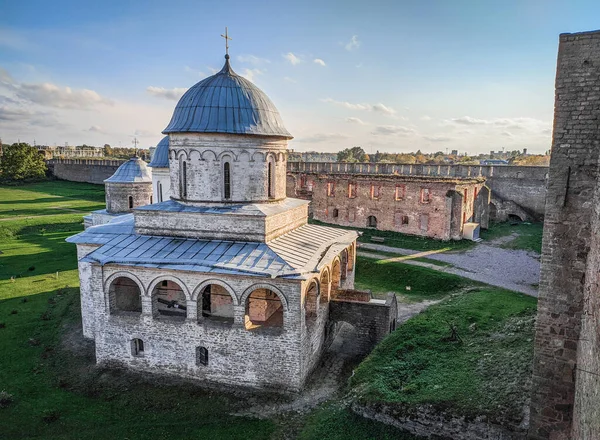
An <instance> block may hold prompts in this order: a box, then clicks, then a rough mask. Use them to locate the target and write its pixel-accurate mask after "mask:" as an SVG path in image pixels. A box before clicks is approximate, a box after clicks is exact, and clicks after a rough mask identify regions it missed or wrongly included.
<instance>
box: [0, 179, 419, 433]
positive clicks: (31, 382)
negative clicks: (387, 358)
mask: <svg viewBox="0 0 600 440" xmlns="http://www.w3.org/2000/svg"><path fill="white" fill-rule="evenodd" d="M103 206H104V192H103V189H102V187H99V186H95V185H87V184H77V183H72V182H61V181H50V182H46V183H36V184H28V185H24V186H21V187H5V186H0V217H4V218H9V217H19V219H17V220H12V219H9V220H6V221H0V252H2V253H1V254H0V353H1V354H2V355H1V356H0V391H6V393H8V394H10V395H11V396H12V401H11V402H9V403H8V404H7V405H6V407H2V406H3V405H2V400H0V426H1V427H2V428H0V438H2V439H4V438H6V439H11V440H12V439H14V440H17V439H40V440H41V439H44V440H45V439H58V440H70V439H73V440H74V439H82V438H85V439H86V440H95V439H107V438H115V439H131V440H133V439H149V440H150V439H152V440H158V439H192V438H206V439H244V440H253V439H257V440H258V439H282V438H288V437H287V435H288V433H289V432H290V429H291V428H290V426H289V425H288V418H287V417H286V416H281V417H279V418H275V419H273V420H269V419H267V420H263V419H260V420H259V419H254V418H249V417H236V416H233V415H232V413H234V412H236V411H237V410H240V409H242V406H243V405H245V404H246V403H244V402H245V400H244V399H243V398H241V397H240V396H233V395H228V394H225V393H218V392H216V391H210V390H206V389H200V388H198V387H194V386H190V385H189V384H187V383H178V382H176V381H175V382H170V381H167V383H165V380H164V379H163V378H154V379H153V378H151V379H150V380H149V381H148V380H141V379H140V377H139V376H137V375H133V374H128V373H126V372H123V371H119V370H105V369H99V368H94V367H93V365H94V359H93V349H91V347H89V346H82V347H79V346H78V345H77V344H82V343H83V340H82V338H80V337H78V336H76V337H74V338H73V340H72V341H71V339H69V341H70V342H71V345H72V346H73V345H74V346H75V347H76V349H75V350H73V349H70V350H66V349H65V347H64V343H61V341H62V340H63V338H64V337H65V335H70V334H73V335H76V334H77V325H78V324H79V322H80V320H81V315H80V308H79V307H80V306H79V279H78V275H77V258H76V249H75V246H74V245H72V244H69V243H66V242H65V241H64V239H65V238H66V237H68V236H70V235H72V234H74V233H76V232H77V231H80V230H82V229H83V225H82V216H83V214H84V213H87V212H89V211H91V210H95V209H100V208H102V207H103ZM57 208H60V209H57ZM65 209H75V210H78V211H82V212H81V213H74V212H71V211H68V210H65ZM30 216H35V217H34V218H29V217H30ZM57 272H58V276H57ZM11 278H13V279H12V280H11ZM73 329H75V330H73ZM295 417H296V418H298V417H300V420H296V421H295V422H294V423H295V424H294V426H293V431H294V433H293V435H299V436H300V437H301V438H302V439H304V440H312V439H314V440H317V439H319V440H320V439H335V440H350V439H356V438H374V439H375V438H377V439H380V438H381V439H385V438H396V439H401V440H404V439H406V440H409V439H412V437H401V435H403V434H401V433H400V432H399V431H397V430H396V429H394V428H391V427H388V426H385V425H382V424H379V423H376V422H371V421H367V420H363V419H361V418H360V417H358V416H355V415H353V414H352V413H350V412H348V410H341V409H338V408H336V407H334V406H323V407H321V408H318V409H316V410H315V411H313V412H312V413H311V415H310V416H309V417H307V418H306V419H303V418H302V416H297V415H296V416H295ZM357 435H358V437H357Z"/></svg>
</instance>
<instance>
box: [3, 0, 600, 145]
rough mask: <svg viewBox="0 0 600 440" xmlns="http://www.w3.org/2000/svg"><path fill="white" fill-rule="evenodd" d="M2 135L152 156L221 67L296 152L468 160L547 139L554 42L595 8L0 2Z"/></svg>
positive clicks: (473, 1)
mask: <svg viewBox="0 0 600 440" xmlns="http://www.w3.org/2000/svg"><path fill="white" fill-rule="evenodd" d="M0 11H2V12H1V13H0V138H1V139H2V141H3V142H4V143H12V142H16V141H17V140H21V141H22V142H29V143H31V144H33V143H34V141H35V143H36V144H38V145H64V144H65V143H68V144H69V145H81V144H84V143H85V144H87V145H97V146H102V145H104V144H110V145H112V146H123V147H130V146H132V142H133V139H134V138H137V139H138V140H139V142H140V146H141V147H144V148H147V147H150V146H153V145H155V144H156V143H157V142H158V141H159V140H160V139H161V138H162V136H163V135H162V134H161V131H162V130H163V129H164V128H165V127H166V126H167V125H168V123H169V121H170V118H171V115H172V113H173V110H174V108H175V105H176V104H177V100H178V99H179V97H180V96H181V95H182V94H183V93H184V92H185V90H187V89H188V88H189V87H191V86H192V85H194V84H195V83H197V82H198V81H200V80H201V79H203V78H205V77H207V76H209V75H212V74H214V73H215V72H216V71H218V70H220V68H221V67H222V65H223V62H224V59H223V56H224V54H225V44H224V39H223V38H221V34H223V33H224V30H225V26H227V27H228V30H229V36H230V37H231V38H232V41H230V49H229V51H230V55H231V64H232V67H233V69H234V70H235V71H236V72H237V73H238V74H240V75H243V76H245V77H246V78H248V79H249V80H251V81H253V82H254V83H255V84H256V85H257V86H258V87H260V88H261V89H262V90H263V91H265V92H266V93H267V95H268V96H269V97H270V98H271V100H272V101H273V102H274V103H275V105H276V106H277V108H278V109H279V112H280V113H281V116H282V118H283V121H284V123H285V126H286V128H287V129H288V131H289V132H290V133H291V134H292V135H293V136H294V139H293V140H292V141H291V142H290V145H289V147H290V148H293V149H295V150H297V151H323V152H336V151H339V150H341V149H343V148H349V147H353V146H361V147H363V148H364V149H365V151H367V153H373V152H375V151H382V152H398V153H400V152H411V151H416V150H419V149H420V150H421V151H423V152H437V151H444V152H445V151H446V150H455V149H456V150H459V152H461V153H462V152H468V153H469V154H475V153H485V152H489V151H491V150H493V151H499V150H501V149H503V148H504V149H506V150H517V149H519V150H520V149H523V148H527V149H528V151H529V152H530V153H544V152H545V151H547V150H549V148H550V143H551V130H552V117H553V103H554V76H555V69H556V55H557V48H558V36H559V34H560V33H563V32H580V31H588V30H595V29H598V28H600V20H599V19H598V17H600V2H598V1H597V0H571V1H568V2H566V1H564V0H503V1H496V0H411V1H407V0H390V1H378V0H373V1H369V2H366V1H364V0H363V1H357V0H344V1H327V0H320V1H313V0H302V1H293V2H292V1H282V0H279V1H269V0H267V1H261V0H258V1H253V2H250V1H248V0H246V1H238V0H228V1H222V2H208V1H205V0H182V1H179V0H170V1H153V0H146V1H137V2H136V1H126V0H117V1H113V0H103V1H101V2H100V1H96V2H93V1H89V2H83V1H81V0H78V1H61V0H53V1H51V2H50V1H47V0H42V1H40V0H28V1H26V2H24V1H21V2H19V1H15V0H0Z"/></svg>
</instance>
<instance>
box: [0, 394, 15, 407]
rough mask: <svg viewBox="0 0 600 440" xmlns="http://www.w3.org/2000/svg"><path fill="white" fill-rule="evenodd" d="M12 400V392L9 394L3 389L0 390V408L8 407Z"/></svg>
mask: <svg viewBox="0 0 600 440" xmlns="http://www.w3.org/2000/svg"><path fill="white" fill-rule="evenodd" d="M14 400H15V399H14V397H13V395H12V394H9V393H7V392H6V391H4V390H2V391H0V408H8V407H9V406H10V404H11V403H13V402H14Z"/></svg>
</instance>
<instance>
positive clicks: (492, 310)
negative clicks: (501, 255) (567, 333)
mask: <svg viewBox="0 0 600 440" xmlns="http://www.w3.org/2000/svg"><path fill="white" fill-rule="evenodd" d="M535 313H536V299H535V298H532V297H529V296H526V295H523V294H519V293H514V292H508V291H503V290H500V289H494V288H489V287H482V288H481V289H480V290H478V291H473V292H470V293H466V294H462V295H454V296H452V297H450V298H449V299H446V300H444V301H442V302H441V303H439V304H436V305H433V306H431V307H430V308H429V309H427V310H426V311H425V312H423V313H421V314H420V315H417V316H416V317H414V318H412V319H410V320H409V321H407V322H406V323H405V324H404V325H402V326H401V327H399V328H398V329H397V330H396V331H395V332H393V333H392V334H390V335H389V336H388V337H387V338H386V339H384V341H383V342H382V343H381V344H379V345H378V346H377V347H376V348H375V350H374V351H373V352H372V353H371V354H370V355H369V356H368V357H367V358H366V359H365V360H364V361H363V362H362V363H361V364H360V366H359V367H358V368H357V369H356V371H355V375H354V376H353V377H352V378H351V385H352V387H353V388H354V390H355V391H356V392H357V393H358V395H359V396H360V397H359V398H360V399H361V400H362V401H363V402H387V403H389V404H391V405H397V406H400V407H403V408H405V409H406V410H410V408H411V407H412V408H414V407H415V406H417V405H421V404H433V405H434V406H436V407H438V408H442V409H444V408H445V409H448V410H451V411H453V412H455V413H458V414H463V415H471V416H472V415H479V414H487V415H490V416H492V417H508V418H509V419H512V420H520V417H521V416H522V414H521V411H522V408H523V406H524V405H525V403H526V402H525V401H526V399H527V397H528V396H529V391H530V389H531V383H530V378H531V363H532V356H533V338H534V319H535ZM450 324H453V325H455V326H456V330H457V333H458V336H459V337H460V339H461V340H460V341H452V340H451V339H450V336H451V330H450Z"/></svg>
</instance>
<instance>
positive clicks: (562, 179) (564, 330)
mask: <svg viewBox="0 0 600 440" xmlns="http://www.w3.org/2000/svg"><path fill="white" fill-rule="evenodd" d="M599 123H600V31H595V32H586V33H579V34H563V35H561V36H560V44H559V50H558V64H557V73H556V97H555V111H554V136H553V137H554V138H553V145H552V158H551V160H550V171H549V180H548V192H547V197H546V214H545V226H544V237H543V245H542V266H541V277H540V290H539V303H538V319H537V324H536V338H535V353H534V364H533V393H532V403H531V427H530V432H529V438H530V439H535V440H541V439H552V440H559V439H577V440H582V439H589V440H592V439H599V438H600V405H599V402H600V347H599V342H600V320H599V319H598V318H599V317H598V314H599V307H600V292H599V290H598V289H599V288H598V282H599V280H598V268H599V264H600V237H599V234H600V224H599V223H600V220H599V218H600V210H599V203H600V200H599V197H600V194H599V187H598V186H599V178H600V175H599V172H598V166H599V164H600V161H599V158H600V125H599Z"/></svg>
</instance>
